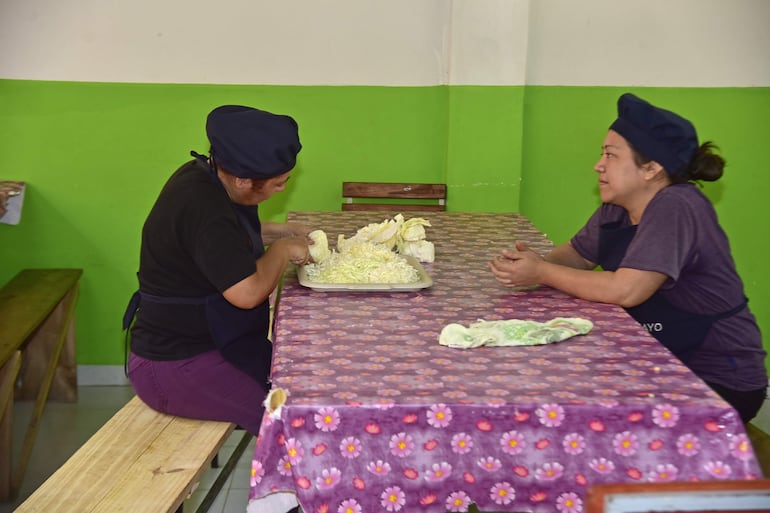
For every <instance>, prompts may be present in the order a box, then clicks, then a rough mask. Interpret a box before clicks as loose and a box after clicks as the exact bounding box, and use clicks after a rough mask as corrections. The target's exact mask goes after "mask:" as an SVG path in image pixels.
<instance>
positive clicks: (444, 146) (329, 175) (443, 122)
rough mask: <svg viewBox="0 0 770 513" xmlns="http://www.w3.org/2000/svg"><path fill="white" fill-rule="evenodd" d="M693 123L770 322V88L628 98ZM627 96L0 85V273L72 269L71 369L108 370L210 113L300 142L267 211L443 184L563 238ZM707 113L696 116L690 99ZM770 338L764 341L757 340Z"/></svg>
mask: <svg viewBox="0 0 770 513" xmlns="http://www.w3.org/2000/svg"><path fill="white" fill-rule="evenodd" d="M635 91H636V92H637V93H639V94H640V95H644V97H646V98H648V99H650V100H651V101H653V102H655V101H657V102H660V103H662V104H665V105H670V106H671V107H672V108H674V107H676V109H675V110H679V111H681V112H682V113H683V114H688V115H690V116H691V118H692V119H693V121H694V122H695V124H696V126H698V127H699V130H700V132H701V134H702V136H703V137H706V138H711V139H713V140H714V141H716V142H717V143H718V144H719V145H720V146H721V147H722V150H723V153H724V154H725V156H726V157H727V159H728V163H729V167H728V169H727V172H726V176H725V178H724V179H723V181H720V182H716V183H713V184H707V185H706V186H705V190H706V192H707V194H708V195H709V196H710V197H711V198H712V200H714V201H715V203H716V205H717V209H718V211H719V213H720V217H721V219H722V221H723V224H724V226H725V228H726V230H727V232H728V233H729V234H730V238H731V242H732V244H733V248H734V252H735V255H736V260H737V262H738V267H739V270H740V271H741V273H742V275H743V277H744V280H745V281H746V287H747V292H748V294H749V296H750V298H751V305H752V308H753V310H754V312H755V314H756V315H757V317H758V318H759V320H760V325H761V327H762V328H763V331H764V332H765V333H768V332H770V292H768V291H769V290H770V278H768V276H769V273H767V272H766V270H765V269H766V267H765V264H764V261H763V260H764V254H765V253H766V252H767V249H768V243H767V240H768V237H767V236H768V231H769V230H768V228H767V220H768V219H770V215H769V214H770V212H769V210H770V202H768V201H767V200H766V199H765V198H768V197H770V177H768V171H769V170H768V165H767V164H766V163H765V161H764V158H763V157H764V154H763V151H762V150H763V149H764V147H765V145H766V141H768V140H770V128H769V127H768V124H767V122H766V120H767V119H770V89H767V88H759V89H757V88H746V89H648V90H640V89H636V90H635ZM620 92H621V89H616V88H596V87H586V88H580V87H535V86H526V87H525V86H511V87H502V86H496V87H481V86H452V87H448V86H436V87H414V88H412V87H358V86H345V87H331V86H319V87H313V86H212V85H173V84H168V85H149V84H114V83H112V84H108V83H75V82H41V81H16V80H0V152H1V154H2V155H3V161H4V162H3V164H4V165H3V171H2V172H0V179H12V180H25V181H27V187H28V189H27V197H26V201H25V205H24V210H23V214H22V221H21V224H19V225H18V226H8V225H3V224H0V282H3V283H4V282H5V281H7V280H8V279H10V278H11V277H12V276H13V275H14V274H15V273H16V272H18V270H20V269H22V268H26V267H81V268H83V269H84V270H85V273H84V277H83V280H82V282H81V297H80V303H79V309H78V362H79V363H80V364H120V363H122V360H123V356H122V355H123V335H122V332H121V331H120V319H121V315H122V312H123V308H124V306H125V303H126V301H127V299H128V297H129V295H130V293H131V292H132V291H133V289H134V287H135V285H136V279H135V275H134V273H135V271H136V269H137V265H138V252H139V235H140V230H141V226H142V222H143V221H144V217H145V216H146V214H147V212H148V211H149V208H150V206H151V205H152V203H153V201H154V199H155V197H156V195H157V193H158V191H159V190H160V188H161V186H162V185H163V183H164V182H165V180H166V179H167V177H168V176H169V175H170V174H171V172H172V171H173V170H174V169H176V168H177V167H178V166H179V165H180V164H181V163H182V162H184V161H185V160H186V159H187V158H188V155H189V151H190V150H191V149H195V150H197V151H200V152H206V150H207V142H206V137H205V130H204V121H205V116H206V114H207V113H208V112H209V111H210V110H211V109H212V108H213V107H215V106H216V105H220V104H226V103H241V104H247V105H254V106H258V107H261V108H265V109H267V110H272V111H274V112H281V113H288V114H291V115H293V116H294V117H295V118H296V119H297V121H298V122H299V125H300V136H301V138H302V142H303V145H304V149H303V151H302V153H301V154H300V159H299V164H298V167H297V169H296V172H295V173H294V177H293V178H292V181H291V182H290V186H289V188H288V190H287V192H286V193H284V194H281V195H277V196H275V197H273V198H271V199H270V200H269V201H268V202H266V203H264V204H263V205H262V206H261V211H262V215H263V217H264V218H266V219H271V220H281V219H283V216H284V215H285V213H286V212H287V211H289V210H338V209H339V204H340V201H341V195H340V182H342V181H343V180H350V179H362V180H392V181H400V180H420V181H441V182H446V183H447V184H448V187H449V202H448V204H449V209H450V210H472V211H521V212H523V213H524V214H525V215H527V216H529V217H530V218H531V219H532V220H533V221H534V222H535V223H536V224H537V225H538V227H539V228H540V229H542V230H543V231H544V232H546V233H547V234H548V235H549V236H550V237H551V238H552V239H553V240H554V241H555V242H557V243H559V242H563V241H565V240H566V239H568V238H569V236H570V235H571V234H572V233H573V232H574V231H575V230H576V229H577V228H579V226H580V225H581V223H582V222H583V221H584V220H585V219H586V218H587V216H588V215H589V214H590V212H591V211H592V210H593V209H594V208H595V207H596V205H597V204H598V201H599V200H598V195H597V192H596V177H595V174H594V173H593V172H592V171H591V169H592V167H593V164H594V162H595V160H596V159H597V158H598V154H599V146H600V144H601V141H602V139H603V137H604V134H605V132H606V127H607V126H608V125H609V123H610V121H611V120H612V119H613V117H614V114H615V110H614V109H615V107H614V105H615V99H616V98H617V96H618V94H619V93H620ZM703 105H708V106H709V108H708V109H702V106H703ZM766 345H770V344H767V343H766Z"/></svg>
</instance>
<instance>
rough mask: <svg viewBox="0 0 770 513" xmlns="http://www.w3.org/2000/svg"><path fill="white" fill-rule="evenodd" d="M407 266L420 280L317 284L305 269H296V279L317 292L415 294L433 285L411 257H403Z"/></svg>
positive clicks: (302, 267) (420, 266) (418, 263)
mask: <svg viewBox="0 0 770 513" xmlns="http://www.w3.org/2000/svg"><path fill="white" fill-rule="evenodd" d="M404 259H405V260H406V261H407V263H408V264H409V265H411V266H412V267H414V268H415V269H417V273H418V274H419V277H420V279H419V280H418V281H415V282H412V283H318V282H314V281H311V280H310V279H309V278H308V277H307V272H305V267H304V266H300V267H298V268H297V278H298V279H299V284H300V285H302V286H303V287H308V288H310V289H313V290H316V291H319V292H415V291H417V290H422V289H425V288H428V287H430V286H431V285H433V280H432V279H431V277H430V276H428V273H426V272H425V269H424V268H423V266H422V265H421V264H420V262H419V261H418V260H417V259H416V258H414V257H413V256H404Z"/></svg>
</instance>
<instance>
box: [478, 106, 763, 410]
mask: <svg viewBox="0 0 770 513" xmlns="http://www.w3.org/2000/svg"><path fill="white" fill-rule="evenodd" d="M714 150H715V146H714V145H713V144H712V143H710V142H706V143H703V144H702V145H699V143H698V136H697V134H696V131H695V128H694V127H693V125H692V124H691V123H690V122H689V121H688V120H686V119H684V118H682V117H681V116H678V115H677V114H674V113H673V112H670V111H667V110H663V109H661V108H658V107H655V106H653V105H651V104H649V103H648V102H646V101H644V100H642V99H640V98H638V97H636V96H634V95H632V94H624V95H622V96H621V97H620V99H619V100H618V118H617V119H616V120H615V121H614V122H613V123H612V125H611V126H610V129H609V132H608V133H607V136H606V138H605V139H604V144H603V146H602V156H601V158H600V159H599V161H598V162H597V164H596V166H595V168H594V169H595V170H596V172H597V173H598V175H599V190H600V193H601V199H602V205H601V206H600V207H599V209H598V210H597V211H596V212H595V213H594V214H593V215H592V216H591V218H590V219H589V220H588V222H587V223H586V225H585V226H584V227H583V228H582V229H580V231H578V233H577V234H576V235H575V236H574V237H573V238H572V239H571V240H570V242H569V243H566V244H563V245H561V246H558V247H556V248H554V249H553V250H552V251H551V252H550V253H549V254H547V255H546V256H545V257H543V258H541V257H539V256H538V255H537V254H536V253H534V252H533V251H531V250H529V249H528V248H527V247H526V246H525V245H523V244H521V243H516V245H515V248H511V249H506V250H503V251H502V252H501V254H500V255H499V256H497V257H496V258H495V259H493V260H492V261H491V262H490V268H491V269H492V272H493V273H494V275H495V277H496V278H497V280H498V281H499V282H500V283H502V284H503V285H505V286H507V287H521V286H528V285H535V284H543V285H547V286H550V287H554V288H557V289H560V290H563V291H564V292H567V293H569V294H572V295H574V296H577V297H580V298H583V299H588V300H591V301H599V302H603V303H613V304H617V305H620V306H622V307H623V308H625V309H626V311H627V312H628V313H629V314H631V315H632V316H633V317H634V319H636V320H637V321H638V322H639V323H640V324H642V326H644V327H645V328H646V329H647V330H648V331H649V332H650V333H651V334H652V335H653V336H654V337H655V338H657V339H658V340H659V341H660V342H661V343H662V344H663V345H665V346H666V347H667V348H668V349H669V350H671V352H673V353H674V354H675V355H676V356H677V357H678V358H679V359H680V360H682V362H684V363H685V364H686V365H687V366H688V367H689V368H690V369H691V370H692V371H693V372H694V373H695V374H697V375H698V376H699V377H700V378H701V379H703V380H704V381H705V382H706V383H707V384H708V385H709V386H710V387H711V388H712V389H714V390H715V391H716V392H717V393H718V394H720V395H721V396H722V397H723V398H724V399H725V400H726V401H727V402H729V403H730V404H731V405H732V406H733V407H734V408H735V409H736V410H737V411H738V413H739V414H740V415H741V418H742V419H743V421H744V422H748V421H749V420H751V419H752V418H754V416H755V415H756V414H757V412H758V411H759V409H760V408H761V406H762V403H763V401H764V399H765V395H766V389H767V383H768V376H767V370H766V368H765V356H766V353H765V350H764V348H763V346H762V338H761V335H760V332H759V328H758V326H757V323H756V320H755V319H754V316H753V314H752V313H751V311H750V310H749V307H748V300H747V299H746V297H745V295H744V290H743V282H742V281H741V278H740V277H739V276H738V273H737V271H736V268H735V262H734V261H733V258H732V255H731V253H730V245H729V242H728V239H727V236H726V235H725V233H724V231H723V230H722V228H721V226H720V225H719V221H718V219H717V215H716V211H715V210H714V207H713V206H712V204H711V202H710V201H709V199H708V198H707V197H706V196H705V195H704V194H703V193H702V192H701V191H700V190H699V189H698V188H697V187H696V186H695V185H694V183H693V182H695V181H697V180H705V181H715V180H718V179H719V178H720V177H721V176H722V172H723V170H724V165H725V161H724V160H723V159H722V157H720V156H719V155H717V154H716V153H714ZM598 266H600V267H601V271H600V272H597V271H595V269H596V268H597V267H598Z"/></svg>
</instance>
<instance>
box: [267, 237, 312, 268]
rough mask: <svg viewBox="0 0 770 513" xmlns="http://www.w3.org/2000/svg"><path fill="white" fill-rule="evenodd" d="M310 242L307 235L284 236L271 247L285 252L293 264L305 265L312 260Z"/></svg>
mask: <svg viewBox="0 0 770 513" xmlns="http://www.w3.org/2000/svg"><path fill="white" fill-rule="evenodd" d="M308 243H309V240H308V238H307V237H296V236H295V237H284V238H282V239H278V240H277V241H275V242H274V243H273V244H272V246H270V248H271V249H272V248H275V249H279V250H280V251H283V252H285V254H286V256H287V257H288V260H289V262H290V263H292V264H296V265H305V264H307V263H308V262H310V261H311V259H310V249H309V248H308ZM276 246H278V248H276Z"/></svg>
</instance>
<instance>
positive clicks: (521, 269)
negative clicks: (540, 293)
mask: <svg viewBox="0 0 770 513" xmlns="http://www.w3.org/2000/svg"><path fill="white" fill-rule="evenodd" d="M543 262H544V260H543V258H542V257H541V256H540V255H538V254H537V253H535V252H534V251H532V250H531V249H529V248H528V247H527V246H526V244H524V243H522V242H516V245H515V247H514V248H511V249H504V250H502V251H501V252H500V254H499V255H497V256H496V257H495V258H493V259H492V260H490V261H489V268H490V269H491V270H492V274H494V275H495V278H496V279H497V281H498V282H500V284H502V285H503V286H505V287H529V286H532V285H537V284H538V283H539V279H538V269H539V266H540V265H541V264H542V263H543Z"/></svg>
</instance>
